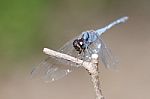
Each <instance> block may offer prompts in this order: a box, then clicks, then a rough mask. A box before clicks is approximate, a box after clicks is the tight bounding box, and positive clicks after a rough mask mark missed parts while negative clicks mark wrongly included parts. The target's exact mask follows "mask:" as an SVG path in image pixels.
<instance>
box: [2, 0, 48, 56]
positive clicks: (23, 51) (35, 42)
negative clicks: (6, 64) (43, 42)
mask: <svg viewBox="0 0 150 99" xmlns="http://www.w3.org/2000/svg"><path fill="white" fill-rule="evenodd" d="M45 5H46V1H43V0H1V1H0V57H1V58H7V59H13V58H22V56H25V55H28V54H30V53H32V52H34V48H37V47H38V46H39V44H40V32H39V28H40V23H41V21H40V19H41V11H42V10H43V9H41V8H42V7H43V6H45Z"/></svg>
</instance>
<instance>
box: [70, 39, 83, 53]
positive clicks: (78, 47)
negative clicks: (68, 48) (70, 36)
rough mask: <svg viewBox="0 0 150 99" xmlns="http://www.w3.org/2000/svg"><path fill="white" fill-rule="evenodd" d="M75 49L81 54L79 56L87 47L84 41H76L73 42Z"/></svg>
mask: <svg viewBox="0 0 150 99" xmlns="http://www.w3.org/2000/svg"><path fill="white" fill-rule="evenodd" d="M73 47H74V48H75V50H76V51H78V52H79V54H81V52H82V51H84V50H85V46H84V39H83V38H81V39H75V40H74V41H73Z"/></svg>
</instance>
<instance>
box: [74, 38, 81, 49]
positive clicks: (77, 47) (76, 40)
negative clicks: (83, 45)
mask: <svg viewBox="0 0 150 99" xmlns="http://www.w3.org/2000/svg"><path fill="white" fill-rule="evenodd" d="M73 47H74V48H75V49H76V50H77V51H80V45H79V40H78V39H75V40H74V42H73Z"/></svg>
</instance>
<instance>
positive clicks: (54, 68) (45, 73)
mask: <svg viewBox="0 0 150 99" xmlns="http://www.w3.org/2000/svg"><path fill="white" fill-rule="evenodd" d="M62 61H63V62H62ZM68 64H69V63H68ZM68 64H67V61H66V60H62V59H61V60H60V59H56V58H53V57H48V58H46V59H45V60H43V61H42V62H41V63H40V64H39V65H38V66H37V67H36V68H34V69H33V70H32V72H31V77H32V78H38V79H43V80H44V81H46V82H51V81H55V80H58V79H60V78H63V77H64V76H66V75H67V74H69V73H71V72H72V71H73V70H74V69H75V67H72V66H69V65H68Z"/></svg>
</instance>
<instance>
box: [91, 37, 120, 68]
mask: <svg viewBox="0 0 150 99" xmlns="http://www.w3.org/2000/svg"><path fill="white" fill-rule="evenodd" d="M89 53H91V54H93V53H97V54H98V55H99V60H100V61H102V63H103V64H104V65H105V66H106V68H108V69H116V63H117V62H118V61H117V59H116V58H115V57H114V56H113V55H112V53H111V50H110V49H109V48H108V47H107V46H106V44H105V42H104V41H103V39H102V38H101V37H98V38H97V40H96V41H94V42H93V43H92V44H91V45H90V46H89Z"/></svg>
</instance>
